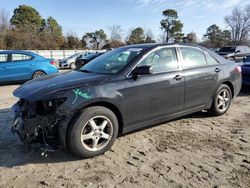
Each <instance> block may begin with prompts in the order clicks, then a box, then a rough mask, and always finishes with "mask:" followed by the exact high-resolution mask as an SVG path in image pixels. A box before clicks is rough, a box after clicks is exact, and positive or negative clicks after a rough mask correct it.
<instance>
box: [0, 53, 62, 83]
mask: <svg viewBox="0 0 250 188" xmlns="http://www.w3.org/2000/svg"><path fill="white" fill-rule="evenodd" d="M57 72H58V69H57V67H56V63H55V61H54V60H52V59H46V58H44V57H42V56H40V55H37V54H35V53H32V52H27V51H13V50H8V51H0V83H8V82H15V81H26V80H30V79H33V78H37V77H42V76H46V75H50V74H54V73H57Z"/></svg>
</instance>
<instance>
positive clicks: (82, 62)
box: [75, 52, 104, 70]
mask: <svg viewBox="0 0 250 188" xmlns="http://www.w3.org/2000/svg"><path fill="white" fill-rule="evenodd" d="M103 54H104V52H96V53H91V54H88V55H86V56H84V57H81V58H77V59H76V61H75V66H76V70H78V69H79V68H81V67H82V66H83V65H85V64H87V63H88V62H90V61H92V60H93V59H95V58H97V57H99V56H101V55H103Z"/></svg>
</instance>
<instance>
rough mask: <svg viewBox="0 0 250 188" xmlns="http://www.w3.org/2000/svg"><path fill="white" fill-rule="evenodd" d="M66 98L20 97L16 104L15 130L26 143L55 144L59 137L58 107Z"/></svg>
mask: <svg viewBox="0 0 250 188" xmlns="http://www.w3.org/2000/svg"><path fill="white" fill-rule="evenodd" d="M64 101H65V99H54V100H40V101H35V102H33V101H28V100H24V99H20V100H19V102H18V103H17V104H16V105H17V106H18V109H19V111H16V118H15V122H14V126H13V129H12V130H13V132H16V133H18V135H19V136H20V138H21V140H22V141H23V142H24V143H28V144H30V143H41V144H45V145H48V143H52V144H54V143H55V142H57V140H58V139H56V138H57V136H58V131H57V122H58V120H59V119H58V115H57V113H56V110H57V108H58V107H59V106H60V105H61V104H62V103H63V102H64Z"/></svg>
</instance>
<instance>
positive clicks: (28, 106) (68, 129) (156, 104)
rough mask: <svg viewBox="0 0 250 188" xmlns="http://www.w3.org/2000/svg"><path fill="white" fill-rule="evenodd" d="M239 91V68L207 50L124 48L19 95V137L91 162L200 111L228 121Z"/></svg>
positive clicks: (181, 46) (31, 83) (35, 83)
mask: <svg viewBox="0 0 250 188" xmlns="http://www.w3.org/2000/svg"><path fill="white" fill-rule="evenodd" d="M240 88H241V69H240V67H239V66H237V65H236V64H235V63H233V62H231V61H228V60H226V59H224V58H222V57H220V56H219V55H217V54H216V53H214V52H212V51H210V50H208V49H206V48H203V47H200V46H196V45H188V44H141V45H131V46H125V47H121V48H118V49H115V50H113V51H110V52H108V53H106V54H104V55H102V56H100V57H98V58H96V59H95V60H93V61H91V62H90V63H88V64H86V65H84V66H83V67H81V68H80V69H79V70H78V71H71V72H66V73H62V74H55V75H51V76H47V77H43V78H37V79H34V80H32V81H29V82H26V83H25V84H23V85H22V86H20V87H19V88H18V89H16V90H15V91H14V95H15V96H16V97H18V98H19V101H18V102H17V103H16V104H15V105H14V106H13V107H12V108H13V111H14V112H15V119H14V124H13V127H12V131H13V132H14V133H17V134H18V135H19V137H20V139H21V141H22V142H23V143H25V144H32V145H37V146H40V147H41V148H42V149H43V150H44V151H50V150H55V149H59V148H64V147H68V148H70V149H71V150H72V151H73V152H74V153H75V154H76V155H78V156H80V157H83V158H88V157H93V156H96V155H99V154H102V153H104V152H106V151H107V150H109V149H110V148H111V146H112V145H113V143H114V141H115V139H116V138H117V136H118V135H121V134H124V133H127V132H130V131H133V130H135V129H139V128H143V127H145V126H149V125H153V124H157V123H160V122H164V121H168V120H170V119H174V118H177V117H180V116H184V115H187V114H190V113H194V112H198V111H201V110H207V111H208V112H209V113H210V114H212V115H223V114H224V113H226V112H227V110H228V109H229V106H230V104H231V100H232V98H233V97H234V96H236V95H237V94H238V93H239V91H240Z"/></svg>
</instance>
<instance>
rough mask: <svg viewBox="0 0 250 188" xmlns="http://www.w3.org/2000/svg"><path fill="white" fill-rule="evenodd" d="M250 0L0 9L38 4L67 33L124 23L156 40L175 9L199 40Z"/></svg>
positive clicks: (30, 0) (127, 0) (75, 1)
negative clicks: (148, 32)
mask: <svg viewBox="0 0 250 188" xmlns="http://www.w3.org/2000/svg"><path fill="white" fill-rule="evenodd" d="M247 3H249V2H248V0H106V1H104V0H0V8H4V9H5V10H7V11H8V12H9V14H10V17H11V16H12V14H13V10H14V9H15V8H17V7H18V6H19V5H22V4H25V5H29V6H32V7H34V8H35V9H36V10H37V11H38V12H39V13H40V15H41V16H42V17H43V18H47V17H49V16H52V17H54V18H55V19H56V20H57V21H58V23H59V24H60V25H61V26H62V28H63V32H64V34H67V33H74V34H76V35H77V36H78V37H82V36H83V35H84V33H85V32H92V31H94V30H97V29H104V30H105V31H106V32H107V33H109V28H110V26H112V25H114V24H118V25H121V26H122V28H123V30H124V34H125V36H126V33H127V32H128V31H129V30H130V29H131V28H135V27H139V26H140V27H143V28H145V29H146V30H147V29H149V28H150V29H151V30H152V31H153V34H154V35H155V39H157V38H158V35H160V34H161V33H162V31H161V29H160V21H161V19H163V16H162V11H163V10H165V9H169V8H171V9H175V10H177V11H178V15H179V19H180V20H181V22H182V23H183V24H184V27H183V32H184V33H186V34H187V33H190V32H192V31H194V32H196V34H197V36H198V38H199V39H201V38H202V36H203V34H204V33H205V32H206V29H207V28H208V27H209V26H210V25H212V24H217V25H218V26H220V27H221V28H222V29H226V25H225V23H224V17H225V16H226V15H228V14H230V13H231V11H232V9H233V7H235V6H244V5H245V4H247Z"/></svg>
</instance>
